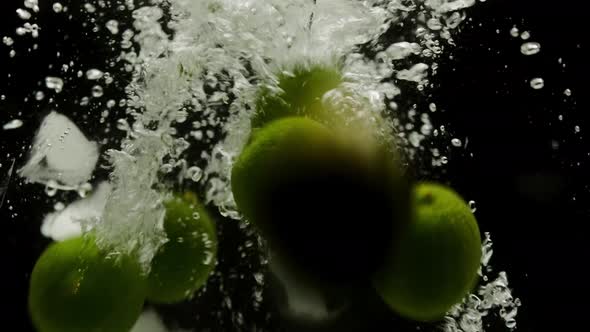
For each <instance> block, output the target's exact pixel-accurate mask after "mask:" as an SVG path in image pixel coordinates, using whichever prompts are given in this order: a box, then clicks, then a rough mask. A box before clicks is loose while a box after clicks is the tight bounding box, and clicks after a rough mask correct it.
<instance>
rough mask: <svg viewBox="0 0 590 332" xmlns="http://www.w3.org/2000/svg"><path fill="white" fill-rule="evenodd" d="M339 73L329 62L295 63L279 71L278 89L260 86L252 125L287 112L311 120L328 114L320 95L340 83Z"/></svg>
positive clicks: (262, 122) (288, 114)
mask: <svg viewBox="0 0 590 332" xmlns="http://www.w3.org/2000/svg"><path fill="white" fill-rule="evenodd" d="M342 81H343V79H342V74H341V73H340V70H339V69H337V68H336V67H331V66H328V65H319V64H316V65H297V66H296V67H295V68H294V69H293V70H291V71H284V72H282V73H280V74H279V75H278V91H273V90H271V89H270V88H269V87H262V88H261V89H260V91H259V93H258V96H257V102H256V113H255V114H254V116H253V118H252V127H253V128H260V127H263V126H264V125H265V124H267V123H269V122H271V121H274V120H277V119H281V118H284V117H289V116H304V117H309V118H311V119H314V120H320V119H324V118H326V117H328V116H330V115H329V114H327V111H326V110H325V109H324V107H323V105H322V97H323V96H324V94H325V93H326V92H328V91H330V90H332V89H335V88H337V87H338V86H339V85H340V83H342Z"/></svg>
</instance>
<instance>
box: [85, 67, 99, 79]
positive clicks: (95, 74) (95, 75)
mask: <svg viewBox="0 0 590 332" xmlns="http://www.w3.org/2000/svg"><path fill="white" fill-rule="evenodd" d="M102 75H103V72H102V71H100V70H98V69H96V68H92V69H89V70H87V71H86V78H87V79H89V80H98V79H100V78H101V77H102Z"/></svg>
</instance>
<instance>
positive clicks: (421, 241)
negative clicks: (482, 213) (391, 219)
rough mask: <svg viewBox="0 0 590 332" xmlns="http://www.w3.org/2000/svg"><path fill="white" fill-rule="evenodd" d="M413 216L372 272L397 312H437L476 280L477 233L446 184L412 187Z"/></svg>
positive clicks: (427, 317) (415, 315) (417, 315)
mask: <svg viewBox="0 0 590 332" xmlns="http://www.w3.org/2000/svg"><path fill="white" fill-rule="evenodd" d="M413 210H414V211H413V214H414V217H413V219H412V222H411V223H410V225H409V226H408V228H407V229H406V231H405V232H403V234H402V236H401V237H400V241H399V243H396V250H394V251H393V254H392V255H391V257H390V259H391V261H390V263H389V264H386V265H385V268H383V270H381V271H380V272H379V273H378V274H377V275H376V278H375V286H376V288H377V290H378V291H379V293H380V294H381V296H382V298H383V299H384V300H385V302H386V303H388V304H389V306H390V307H391V308H392V309H393V310H394V311H396V312H398V313H399V314H401V315H403V316H406V317H408V318H411V319H415V320H420V321H431V320H436V319H439V318H441V317H442V316H443V315H444V314H445V313H446V312H447V311H448V310H449V309H450V308H451V307H452V306H453V305H454V304H455V303H458V302H460V301H461V299H462V298H463V297H464V296H465V295H467V293H468V292H469V291H470V290H471V289H472V287H473V286H474V283H475V282H476V280H477V270H478V268H479V264H480V258H481V238H480V233H479V228H478V225H477V222H476V220H475V217H474V216H473V214H472V212H471V210H470V208H469V206H468V205H467V204H466V203H465V202H464V201H463V199H462V198H461V197H460V196H459V195H458V194H456V193H455V192H454V191H452V190H451V189H449V188H446V187H444V186H442V185H438V184H433V183H421V184H419V185H417V186H416V187H415V188H414V192H413Z"/></svg>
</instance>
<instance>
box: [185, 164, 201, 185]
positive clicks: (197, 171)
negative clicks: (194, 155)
mask: <svg viewBox="0 0 590 332" xmlns="http://www.w3.org/2000/svg"><path fill="white" fill-rule="evenodd" d="M202 177H203V170H202V169H201V168H199V167H198V166H192V167H190V168H189V169H187V170H186V178H188V179H191V180H193V181H194V182H199V180H201V178H202Z"/></svg>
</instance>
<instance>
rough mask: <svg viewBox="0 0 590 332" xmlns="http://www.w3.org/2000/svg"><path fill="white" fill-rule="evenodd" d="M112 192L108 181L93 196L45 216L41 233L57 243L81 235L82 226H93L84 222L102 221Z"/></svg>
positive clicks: (99, 186) (102, 183)
mask: <svg viewBox="0 0 590 332" xmlns="http://www.w3.org/2000/svg"><path fill="white" fill-rule="evenodd" d="M110 192H111V185H110V184H109V183H108V182H106V181H105V182H101V183H100V184H99V185H98V186H97V188H96V190H95V191H94V193H93V194H92V195H90V196H88V197H86V198H83V199H80V200H77V201H75V202H73V203H72V204H70V205H68V206H67V207H66V208H65V209H63V210H61V211H58V212H53V213H50V214H48V215H47V216H45V219H44V220H43V225H42V226H41V233H42V234H43V235H44V236H46V237H49V238H52V239H53V240H55V241H63V240H66V239H68V238H71V237H75V236H79V235H81V234H82V225H86V224H88V225H91V224H92V223H84V221H86V220H91V219H92V220H98V219H100V217H101V216H102V211H103V210H104V207H105V204H106V201H107V197H108V196H109V194H110Z"/></svg>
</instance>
